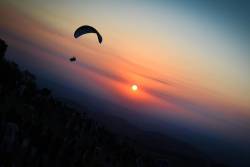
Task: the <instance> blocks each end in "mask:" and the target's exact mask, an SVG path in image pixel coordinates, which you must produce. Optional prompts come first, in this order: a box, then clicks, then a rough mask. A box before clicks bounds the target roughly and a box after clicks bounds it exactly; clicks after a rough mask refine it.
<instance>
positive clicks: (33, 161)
mask: <svg viewBox="0 0 250 167" xmlns="http://www.w3.org/2000/svg"><path fill="white" fill-rule="evenodd" d="M7 47H8V46H7V44H6V43H5V42H4V41H3V40H0V52H1V53H0V167H52V166H53V167H78V166H79V167H80V166H81V167H82V166H87V167H178V166H180V167H183V166H185V167H188V166H190V167H203V166H204V167H212V166H221V165H218V164H216V163H214V162H212V161H211V160H208V158H202V157H201V156H200V155H198V154H199V153H198V152H194V151H189V152H188V154H191V155H190V156H183V155H181V154H169V153H167V154H165V153H164V151H166V150H168V148H170V147H171V146H172V147H174V148H176V149H177V151H181V149H182V148H184V145H185V144H182V143H180V142H176V143H179V144H178V147H177V146H176V145H174V144H173V143H175V142H174V141H172V142H170V143H169V145H165V144H164V142H162V143H161V144H162V145H163V146H164V147H163V148H164V150H163V151H161V152H160V151H158V150H152V149H149V147H148V145H150V144H152V143H151V142H154V141H152V140H151V138H150V137H149V136H157V135H156V134H149V133H147V134H143V135H142V134H140V135H138V134H137V135H134V136H135V138H137V139H139V138H141V137H142V138H144V139H145V138H147V139H148V140H144V143H141V144H139V143H138V142H137V141H136V140H134V139H132V138H130V137H126V136H121V135H117V134H116V133H114V132H113V131H112V129H109V128H108V127H107V126H105V127H104V124H105V123H104V124H103V123H102V122H101V121H100V122H97V121H95V120H93V119H92V118H91V117H90V116H88V109H87V108H82V110H81V112H79V111H77V110H76V109H74V108H73V107H71V106H69V105H67V104H66V103H65V102H62V101H60V100H58V99H57V98H55V97H54V96H53V92H52V91H51V90H49V89H47V88H42V89H39V88H38V87H37V83H36V77H35V76H34V75H33V74H32V73H30V72H29V71H27V70H25V71H22V70H20V69H19V67H18V65H17V64H16V63H14V62H11V61H7V60H6V59H5V56H6V55H5V53H6V50H7ZM72 105H74V104H72ZM99 119H100V118H99ZM107 119H108V118H107ZM117 124H118V123H117ZM114 126H115V125H114ZM119 126H121V127H122V126H123V125H122V124H121V125H119ZM148 135H149V136H148ZM139 136H140V137H139ZM155 138H161V139H162V140H165V141H166V142H167V141H170V139H167V138H164V137H162V136H157V137H155ZM171 140H172V139H171ZM158 141H159V140H158ZM182 146H183V147H182ZM187 148H188V147H186V146H185V149H187ZM173 150H175V149H172V148H171V149H170V151H172V152H173ZM190 150H191V149H190ZM175 151H176V150H175Z"/></svg>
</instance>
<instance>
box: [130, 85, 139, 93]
mask: <svg viewBox="0 0 250 167" xmlns="http://www.w3.org/2000/svg"><path fill="white" fill-rule="evenodd" d="M131 90H132V91H134V92H136V91H137V90H138V86H137V85H135V84H133V85H132V86H131Z"/></svg>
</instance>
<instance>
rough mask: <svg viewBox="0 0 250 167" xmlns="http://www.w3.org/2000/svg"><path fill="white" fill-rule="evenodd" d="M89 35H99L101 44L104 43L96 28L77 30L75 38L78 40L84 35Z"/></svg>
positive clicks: (86, 26) (85, 26)
mask: <svg viewBox="0 0 250 167" xmlns="http://www.w3.org/2000/svg"><path fill="white" fill-rule="evenodd" d="M88 33H95V34H96V35H97V38H98V41H99V43H102V36H101V34H100V33H99V32H98V31H97V30H96V29H95V28H94V27H91V26H88V25H84V26H81V27H79V28H77V29H76V31H75V33H74V37H75V38H78V37H80V36H82V35H85V34H88Z"/></svg>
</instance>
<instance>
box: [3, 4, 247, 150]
mask: <svg viewBox="0 0 250 167" xmlns="http://www.w3.org/2000/svg"><path fill="white" fill-rule="evenodd" d="M245 2H246V1H245ZM249 8H250V7H249V4H248V3H247V2H246V3H244V1H235V2H231V1H220V2H215V1H203V2H201V1H198V0H197V1H196V0H191V1H185V0H184V1H178V2H176V1H174V0H169V1H163V0H162V1H161V0H155V1H153V0H152V1H149V0H145V1H142V0H138V1H135V0H134V1H132V0H128V1H115V0H106V1H104V0H103V1H102V0H99V1H98V0H71V1H66V0H53V1H52V0H33V1H32V0H23V1H20V0H2V1H1V2H0V15H1V18H0V38H3V39H4V40H5V41H6V42H7V43H8V45H9V50H8V52H7V57H8V59H11V60H15V61H16V62H17V63H18V64H20V66H21V67H22V68H24V69H28V70H30V71H32V72H33V73H35V74H36V75H37V78H38V80H39V77H40V78H42V79H45V80H47V81H49V82H51V83H55V84H60V85H63V86H65V88H67V90H66V89H65V90H64V89H62V90H60V91H61V94H62V95H65V97H67V96H70V97H74V94H70V90H69V89H74V90H75V91H78V92H87V93H88V94H91V95H92V96H95V97H98V98H102V99H105V100H108V101H110V102H112V103H114V104H116V105H119V106H123V107H126V108H128V109H130V110H131V111H134V112H135V115H134V116H133V118H126V119H131V122H133V121H135V120H140V121H139V122H142V124H143V126H145V127H148V128H151V127H152V129H154V128H155V130H157V131H162V132H163V133H165V132H166V131H167V129H168V130H169V129H170V130H173V131H174V130H176V129H178V128H179V129H187V132H190V134H192V135H193V134H194V135H197V136H203V138H202V139H204V142H205V140H208V136H209V137H211V138H213V139H214V140H219V141H222V142H223V141H225V142H228V143H240V144H238V145H239V146H238V147H239V149H241V148H242V149H246V150H247V149H250V46H249V44H250V21H249V18H250V16H249V15H250V14H249ZM85 24H87V25H92V26H94V27H95V28H96V29H97V30H98V31H99V32H100V33H101V34H102V36H103V43H102V44H99V43H98V41H97V38H96V36H95V35H94V34H89V35H86V36H84V37H81V38H78V39H74V37H73V32H74V30H75V29H76V28H78V27H79V26H81V25H85ZM72 56H75V57H76V58H77V61H76V62H73V63H71V62H69V58H70V57H72ZM132 84H136V85H138V91H131V85H132ZM75 97H76V96H75ZM75 100H76V101H77V102H81V99H79V98H78V99H75ZM121 112H122V111H121ZM116 115H126V113H125V114H124V113H119V111H117V113H116ZM141 116H142V117H141ZM131 117H132V116H131ZM140 118H141V119H140ZM142 119H143V120H142ZM169 125H173V127H178V128H176V129H175V128H173V129H171V128H169ZM141 126H142V125H141ZM166 133H168V132H166ZM170 133H173V134H178V136H179V137H180V138H181V137H182V136H185V135H186V134H185V133H186V132H183V131H178V132H170ZM184 140H188V139H184ZM194 140H195V139H194ZM197 140H198V139H197ZM211 140H212V139H211ZM236 145H237V144H236ZM238 147H237V149H238Z"/></svg>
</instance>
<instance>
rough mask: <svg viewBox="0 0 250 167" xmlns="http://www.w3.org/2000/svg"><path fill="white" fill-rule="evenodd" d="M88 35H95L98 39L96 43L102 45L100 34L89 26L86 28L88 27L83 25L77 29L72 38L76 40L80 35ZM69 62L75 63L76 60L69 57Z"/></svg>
mask: <svg viewBox="0 0 250 167" xmlns="http://www.w3.org/2000/svg"><path fill="white" fill-rule="evenodd" d="M88 33H95V34H96V35H97V38H98V42H99V43H100V44H101V43H102V36H101V34H100V33H99V32H98V31H97V30H96V29H95V28H94V27H91V26H88V25H83V26H81V27H79V28H77V29H76V30H75V32H74V37H75V38H78V37H80V36H82V35H85V34H88ZM69 60H70V61H71V62H73V61H76V58H75V57H71V58H70V59H69Z"/></svg>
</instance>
